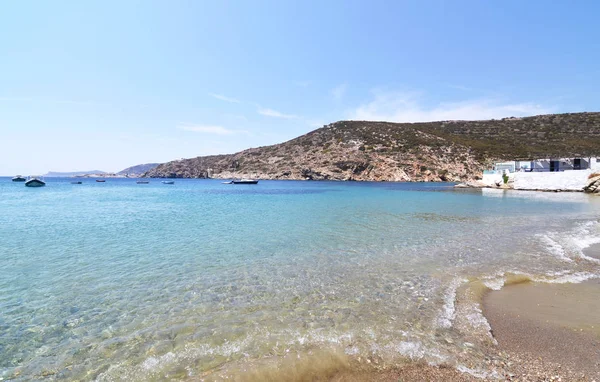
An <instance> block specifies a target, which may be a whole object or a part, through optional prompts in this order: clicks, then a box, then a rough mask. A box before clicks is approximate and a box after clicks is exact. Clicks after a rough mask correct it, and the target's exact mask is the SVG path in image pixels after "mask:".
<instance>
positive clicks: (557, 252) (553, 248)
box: [539, 235, 573, 263]
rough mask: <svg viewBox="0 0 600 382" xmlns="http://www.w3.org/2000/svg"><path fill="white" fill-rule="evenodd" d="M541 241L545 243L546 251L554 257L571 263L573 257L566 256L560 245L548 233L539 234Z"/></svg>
mask: <svg viewBox="0 0 600 382" xmlns="http://www.w3.org/2000/svg"><path fill="white" fill-rule="evenodd" d="M539 238H540V240H541V241H542V243H544V244H545V245H546V248H547V249H548V251H549V252H550V253H551V254H552V255H553V256H555V257H557V258H559V259H561V260H562V261H566V262H568V263H572V262H573V259H571V258H570V257H569V256H567V254H566V251H565V249H564V247H563V246H562V245H560V244H559V243H557V242H556V241H555V240H554V239H552V238H551V237H550V236H548V235H539Z"/></svg>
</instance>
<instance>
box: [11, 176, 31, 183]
mask: <svg viewBox="0 0 600 382" xmlns="http://www.w3.org/2000/svg"><path fill="white" fill-rule="evenodd" d="M26 180H27V179H25V178H24V177H22V176H21V175H17V176H15V177H14V178H12V181H13V182H25V181H26Z"/></svg>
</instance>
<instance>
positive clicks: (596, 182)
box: [583, 173, 600, 193]
mask: <svg viewBox="0 0 600 382" xmlns="http://www.w3.org/2000/svg"><path fill="white" fill-rule="evenodd" d="M599 188H600V174H598V173H592V174H590V176H589V177H588V181H587V184H586V185H585V187H583V191H584V192H587V193H597V192H600V189H599Z"/></svg>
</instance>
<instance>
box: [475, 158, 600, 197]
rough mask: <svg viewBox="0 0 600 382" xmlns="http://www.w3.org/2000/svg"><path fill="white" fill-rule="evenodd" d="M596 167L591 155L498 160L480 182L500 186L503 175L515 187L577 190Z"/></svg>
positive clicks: (598, 163) (522, 188)
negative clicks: (530, 159)
mask: <svg viewBox="0 0 600 382" xmlns="http://www.w3.org/2000/svg"><path fill="white" fill-rule="evenodd" d="M596 170H600V161H599V160H598V158H595V157H587V158H546V159H536V160H532V161H510V162H499V163H496V164H495V165H494V169H493V170H486V171H484V172H483V178H482V182H483V183H485V184H487V185H489V186H494V185H500V184H502V183H504V179H503V174H506V175H508V179H509V182H514V184H513V187H514V189H516V190H547V191H557V190H567V191H581V190H582V189H583V187H584V186H585V185H586V181H587V177H588V175H589V174H591V173H592V172H593V171H596Z"/></svg>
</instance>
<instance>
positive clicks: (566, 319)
mask: <svg viewBox="0 0 600 382" xmlns="http://www.w3.org/2000/svg"><path fill="white" fill-rule="evenodd" d="M599 295H600V280H597V279H596V280H591V281H587V282H584V283H581V284H540V283H523V284H516V285H509V286H506V287H504V288H502V290H500V291H492V292H490V293H488V294H487V295H486V297H485V299H484V304H483V307H484V315H485V316H486V318H487V319H488V321H489V323H490V325H491V327H492V332H493V335H494V338H495V339H496V340H497V341H498V348H499V350H500V351H501V352H504V353H505V356H506V357H507V358H508V359H509V360H510V361H509V364H508V365H509V369H510V370H511V373H512V374H513V375H514V379H515V380H553V379H551V378H555V379H556V378H558V377H560V378H562V380H589V381H592V380H600V299H598V296H599Z"/></svg>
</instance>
